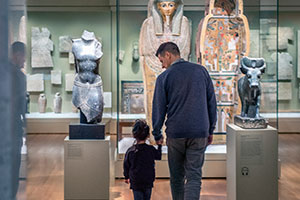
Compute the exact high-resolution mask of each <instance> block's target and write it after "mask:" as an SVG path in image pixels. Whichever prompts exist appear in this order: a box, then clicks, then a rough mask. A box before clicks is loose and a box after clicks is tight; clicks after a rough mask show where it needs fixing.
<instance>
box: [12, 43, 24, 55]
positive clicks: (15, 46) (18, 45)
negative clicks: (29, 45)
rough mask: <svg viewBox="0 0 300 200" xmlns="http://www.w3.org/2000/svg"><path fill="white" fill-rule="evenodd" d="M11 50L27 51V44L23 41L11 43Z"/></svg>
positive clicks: (13, 52) (15, 51)
mask: <svg viewBox="0 0 300 200" xmlns="http://www.w3.org/2000/svg"><path fill="white" fill-rule="evenodd" d="M11 52H12V54H15V53H18V52H19V53H25V44H24V43H23V42H14V43H13V44H12V45H11Z"/></svg>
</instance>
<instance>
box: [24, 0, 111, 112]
mask: <svg viewBox="0 0 300 200" xmlns="http://www.w3.org/2000/svg"><path fill="white" fill-rule="evenodd" d="M27 7H28V14H27V15H28V21H27V24H26V27H27V43H28V45H27V51H28V54H27V60H28V64H27V68H26V71H27V91H28V92H29V94H30V95H29V96H30V103H29V110H28V113H29V114H28V117H34V116H37V117H46V116H48V117H52V118H61V117H62V116H64V117H68V116H71V117H72V116H74V117H77V118H78V116H79V114H78V109H77V108H76V107H75V106H73V104H72V88H73V83H74V78H75V73H76V69H75V59H74V55H73V53H72V41H73V40H75V39H77V38H81V37H82V35H83V32H84V31H85V30H86V31H88V32H90V33H92V34H93V35H94V37H95V38H96V39H97V41H99V43H100V46H101V50H102V52H103V55H102V57H101V59H100V60H99V65H98V68H97V69H96V70H97V72H96V73H98V74H99V75H100V76H101V78H102V86H103V95H104V101H105V103H104V104H105V105H104V116H105V117H109V118H110V117H111V112H112V74H113V71H112V68H113V64H114V62H113V60H114V58H113V57H114V56H115V54H114V51H115V50H114V47H113V39H114V38H115V37H114V35H113V24H114V23H113V18H114V16H113V15H114V14H115V13H116V12H113V11H112V9H113V8H114V6H111V4H110V2H108V1H97V2H96V1H95V2H90V3H88V4H86V3H85V2H84V1H55V2H54V1H45V2H43V3H41V2H39V1H28V2H27Z"/></svg>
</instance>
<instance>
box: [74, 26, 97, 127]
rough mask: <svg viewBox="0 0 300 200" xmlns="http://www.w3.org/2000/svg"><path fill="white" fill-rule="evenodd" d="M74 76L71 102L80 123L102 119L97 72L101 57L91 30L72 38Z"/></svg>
mask: <svg viewBox="0 0 300 200" xmlns="http://www.w3.org/2000/svg"><path fill="white" fill-rule="evenodd" d="M72 52H73V54H74V57H75V69H76V73H77V74H76V77H75V81H74V86H73V95H72V103H73V104H74V105H75V106H76V107H77V108H79V109H80V112H81V117H80V122H81V123H92V124H95V123H98V122H101V120H102V112H103V87H102V79H101V77H100V75H99V74H98V65H99V61H100V58H101V57H102V55H103V53H102V48H101V43H100V42H99V41H98V40H97V39H96V37H95V34H94V33H93V32H88V31H86V30H85V31H84V32H83V34H82V36H81V38H79V39H75V40H73V46H72Z"/></svg>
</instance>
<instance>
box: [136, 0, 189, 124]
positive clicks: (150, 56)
mask: <svg viewBox="0 0 300 200" xmlns="http://www.w3.org/2000/svg"><path fill="white" fill-rule="evenodd" d="M183 6H184V5H183V2H182V0H149V3H148V17H147V19H145V21H144V22H143V25H142V28H141V32H140V39H139V52H140V65H141V68H142V69H143V79H144V89H145V92H144V94H145V111H146V118H147V121H148V124H150V125H151V124H152V123H151V113H152V99H153V93H154V87H155V81H156V77H157V76H158V75H159V74H160V73H161V72H162V71H163V69H162V67H161V63H160V61H159V59H158V58H157V57H156V56H155V53H156V50H157V49H158V47H159V46H160V44H162V43H164V42H174V43H176V44H177V45H178V47H179V49H180V52H181V57H182V58H184V59H185V60H188V58H189V54H190V42H191V32H190V30H191V27H190V23H189V20H188V19H187V18H186V17H185V16H183Z"/></svg>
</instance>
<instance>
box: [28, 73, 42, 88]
mask: <svg viewBox="0 0 300 200" xmlns="http://www.w3.org/2000/svg"><path fill="white" fill-rule="evenodd" d="M26 82H27V92H44V74H33V75H29V74H28V75H27V81H26Z"/></svg>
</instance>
